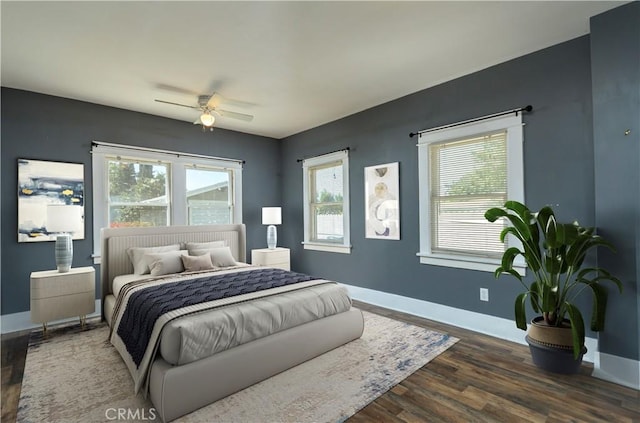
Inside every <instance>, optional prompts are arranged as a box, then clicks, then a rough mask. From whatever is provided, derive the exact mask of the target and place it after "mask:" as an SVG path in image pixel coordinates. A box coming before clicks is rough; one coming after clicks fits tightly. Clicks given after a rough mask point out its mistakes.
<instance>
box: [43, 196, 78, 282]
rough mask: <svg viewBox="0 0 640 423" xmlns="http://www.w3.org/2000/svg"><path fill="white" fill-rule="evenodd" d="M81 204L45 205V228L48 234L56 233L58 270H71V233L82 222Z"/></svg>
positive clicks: (61, 271)
mask: <svg viewBox="0 0 640 423" xmlns="http://www.w3.org/2000/svg"><path fill="white" fill-rule="evenodd" d="M82 212H83V207H82V206H69V205H66V204H49V205H48V206H47V223H46V228H47V232H48V233H49V234H56V266H57V267H58V272H60V273H65V272H68V271H69V270H71V262H72V261H73V241H72V238H71V233H73V232H75V231H77V230H78V229H79V228H78V226H79V225H81V224H82Z"/></svg>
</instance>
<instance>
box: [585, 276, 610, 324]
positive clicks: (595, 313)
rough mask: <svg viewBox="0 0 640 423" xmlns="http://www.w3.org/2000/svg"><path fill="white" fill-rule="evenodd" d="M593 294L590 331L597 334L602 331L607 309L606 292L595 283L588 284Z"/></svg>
mask: <svg viewBox="0 0 640 423" xmlns="http://www.w3.org/2000/svg"><path fill="white" fill-rule="evenodd" d="M587 286H589V288H591V292H592V293H593V308H592V310H591V330H592V331H594V332H598V331H601V330H603V329H604V317H605V314H606V311H607V310H606V308H607V290H606V289H605V288H604V287H603V286H600V285H598V283H597V282H593V283H588V284H587Z"/></svg>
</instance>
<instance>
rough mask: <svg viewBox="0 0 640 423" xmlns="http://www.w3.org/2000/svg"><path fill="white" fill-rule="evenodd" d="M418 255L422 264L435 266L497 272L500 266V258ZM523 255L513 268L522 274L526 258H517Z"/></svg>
mask: <svg viewBox="0 0 640 423" xmlns="http://www.w3.org/2000/svg"><path fill="white" fill-rule="evenodd" d="M416 255H417V256H418V257H420V264H431V265H434V266H443V267H457V268H460V269H467V270H479V271H481V272H495V270H496V269H497V268H498V266H500V260H497V259H487V258H482V257H465V256H454V255H451V256H448V257H446V256H445V257H438V255H436V254H431V255H429V254H423V253H416ZM519 258H521V257H517V258H516V260H514V265H513V268H514V269H515V270H517V271H518V272H519V273H520V274H521V275H523V276H524V275H525V274H526V270H527V268H526V266H524V265H523V264H524V260H517V259H519Z"/></svg>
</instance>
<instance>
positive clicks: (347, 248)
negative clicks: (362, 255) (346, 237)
mask: <svg viewBox="0 0 640 423" xmlns="http://www.w3.org/2000/svg"><path fill="white" fill-rule="evenodd" d="M302 245H303V246H304V249H305V250H316V251H327V252H329V253H341V254H351V245H339V244H336V245H332V244H328V243H327V244H320V243H314V242H303V243H302Z"/></svg>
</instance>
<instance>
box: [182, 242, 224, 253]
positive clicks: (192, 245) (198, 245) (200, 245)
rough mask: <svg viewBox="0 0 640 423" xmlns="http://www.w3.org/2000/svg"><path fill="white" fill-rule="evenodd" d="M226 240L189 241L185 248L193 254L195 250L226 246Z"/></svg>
mask: <svg viewBox="0 0 640 423" xmlns="http://www.w3.org/2000/svg"><path fill="white" fill-rule="evenodd" d="M226 245H227V243H226V241H210V242H187V243H186V244H185V249H187V250H189V254H190V255H193V252H192V251H194V250H207V249H209V248H218V247H224V246H226Z"/></svg>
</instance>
